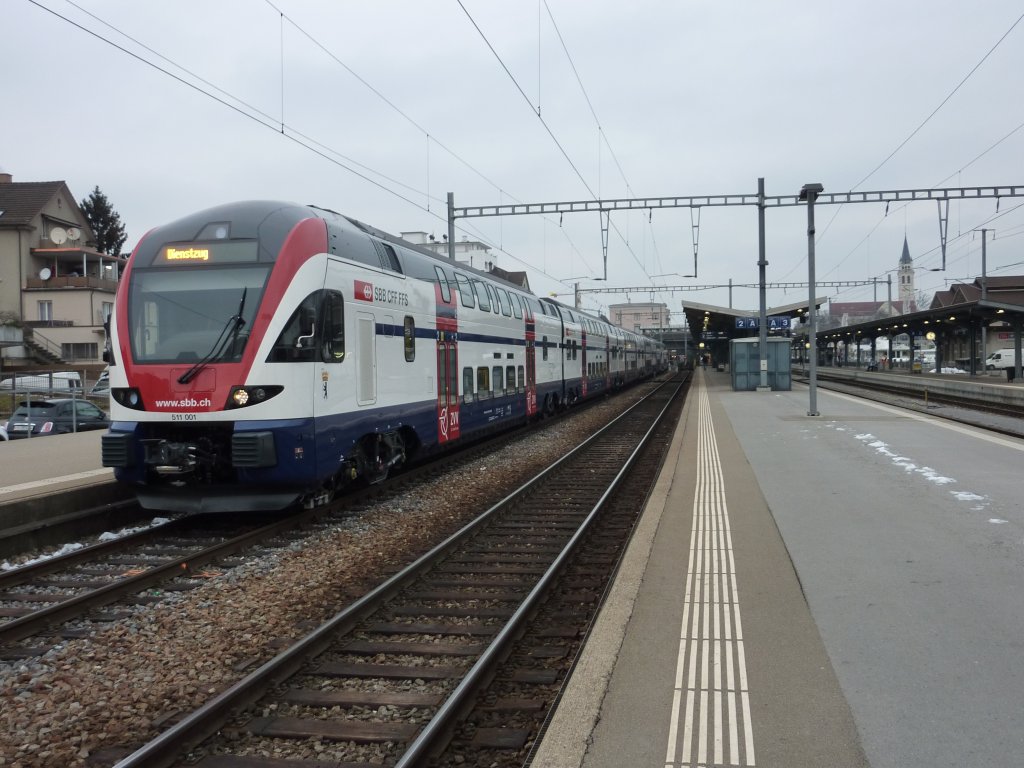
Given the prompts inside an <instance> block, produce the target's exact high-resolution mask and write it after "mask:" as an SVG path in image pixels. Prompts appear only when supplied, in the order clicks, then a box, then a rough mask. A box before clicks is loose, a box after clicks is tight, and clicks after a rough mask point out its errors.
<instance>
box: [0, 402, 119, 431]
mask: <svg viewBox="0 0 1024 768" xmlns="http://www.w3.org/2000/svg"><path fill="white" fill-rule="evenodd" d="M108 426H110V419H109V418H108V417H107V414H106V413H104V412H103V411H101V410H100V409H99V408H97V407H96V406H95V405H93V404H92V403H90V402H89V401H88V400H75V399H72V398H49V399H45V400H44V399H34V400H22V401H21V402H19V403H18V406H17V408H15V409H14V413H13V414H11V418H10V419H8V420H7V424H6V427H7V435H8V437H9V438H11V439H17V438H22V437H37V436H40V437H41V436H44V435H61V434H66V433H68V432H75V431H78V432H84V431H86V430H90V429H106V428H107V427H108Z"/></svg>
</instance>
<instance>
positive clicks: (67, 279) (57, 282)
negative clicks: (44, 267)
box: [25, 275, 118, 293]
mask: <svg viewBox="0 0 1024 768" xmlns="http://www.w3.org/2000/svg"><path fill="white" fill-rule="evenodd" d="M117 285H118V283H117V280H107V279H104V278H102V277H92V276H89V275H86V276H84V277H82V276H79V275H66V276H65V275H62V276H59V277H50V278H47V279H46V280H43V279H42V278H41V277H29V278H27V279H26V280H25V290H28V291H41V290H45V291H53V290H63V289H65V288H86V289H90V290H94V291H105V292H107V293H117Z"/></svg>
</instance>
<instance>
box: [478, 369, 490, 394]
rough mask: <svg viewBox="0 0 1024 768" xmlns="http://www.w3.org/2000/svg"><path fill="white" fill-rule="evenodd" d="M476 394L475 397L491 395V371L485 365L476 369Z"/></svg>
mask: <svg viewBox="0 0 1024 768" xmlns="http://www.w3.org/2000/svg"><path fill="white" fill-rule="evenodd" d="M476 394H477V397H490V395H491V370H490V368H488V367H487V366H486V365H481V366H480V367H479V368H477V369H476Z"/></svg>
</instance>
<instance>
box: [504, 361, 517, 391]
mask: <svg viewBox="0 0 1024 768" xmlns="http://www.w3.org/2000/svg"><path fill="white" fill-rule="evenodd" d="M505 386H506V387H508V388H509V389H515V386H516V367H515V366H514V365H509V366H506V367H505Z"/></svg>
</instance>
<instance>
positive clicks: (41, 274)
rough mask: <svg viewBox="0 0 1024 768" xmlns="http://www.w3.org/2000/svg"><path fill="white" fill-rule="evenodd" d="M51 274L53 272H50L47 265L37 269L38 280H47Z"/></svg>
mask: <svg viewBox="0 0 1024 768" xmlns="http://www.w3.org/2000/svg"><path fill="white" fill-rule="evenodd" d="M61 231H62V232H63V231H64V230H61ZM51 274H53V273H52V272H50V268H49V267H43V268H42V269H40V270H39V279H40V280H49V279H50V275H51Z"/></svg>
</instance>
